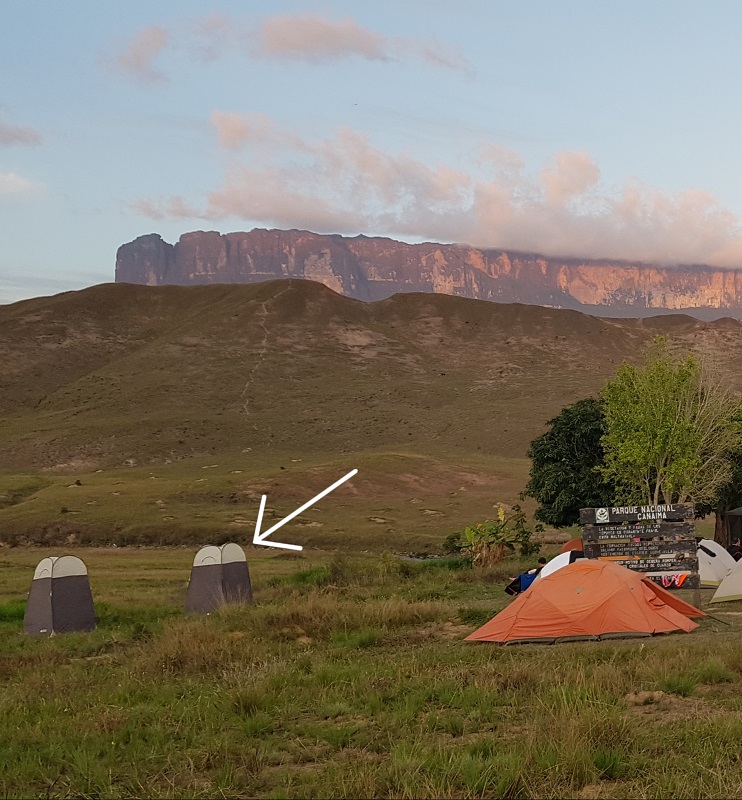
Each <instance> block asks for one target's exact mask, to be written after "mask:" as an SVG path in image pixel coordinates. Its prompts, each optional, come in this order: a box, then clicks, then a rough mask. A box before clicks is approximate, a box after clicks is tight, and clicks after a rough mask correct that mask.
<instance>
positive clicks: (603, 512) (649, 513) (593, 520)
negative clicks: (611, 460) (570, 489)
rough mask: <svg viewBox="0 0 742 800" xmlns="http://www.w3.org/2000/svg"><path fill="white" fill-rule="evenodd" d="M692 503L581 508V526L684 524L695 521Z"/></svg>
mask: <svg viewBox="0 0 742 800" xmlns="http://www.w3.org/2000/svg"><path fill="white" fill-rule="evenodd" d="M693 514H694V507H693V504H692V503H675V504H674V505H657V506H607V507H605V508H581V509H580V525H596V524H597V525H606V524H609V523H611V522H643V521H644V520H648V521H652V520H667V521H668V522H669V521H676V522H682V521H683V520H685V519H693Z"/></svg>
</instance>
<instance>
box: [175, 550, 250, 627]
mask: <svg viewBox="0 0 742 800" xmlns="http://www.w3.org/2000/svg"><path fill="white" fill-rule="evenodd" d="M228 603H252V586H251V584H250V572H249V570H248V567H247V559H246V558H245V553H244V551H243V549H242V548H241V547H240V546H239V545H238V544H233V543H230V544H223V545H222V546H221V547H217V546H216V545H208V546H206V547H202V548H201V549H200V550H199V551H198V553H196V557H195V558H194V559H193V567H192V568H191V577H190V580H189V581H188V593H187V595H186V604H185V610H186V613H191V614H210V613H211V612H212V611H216V609H218V608H221V606H223V605H226V604H228Z"/></svg>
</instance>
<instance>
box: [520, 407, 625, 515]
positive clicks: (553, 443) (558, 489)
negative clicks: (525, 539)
mask: <svg viewBox="0 0 742 800" xmlns="http://www.w3.org/2000/svg"><path fill="white" fill-rule="evenodd" d="M548 425H549V426H550V428H549V430H547V431H546V433H544V434H542V435H541V436H539V437H538V438H537V439H534V441H533V442H531V447H530V449H529V451H528V456H529V457H530V458H531V473H530V479H529V481H528V484H527V486H526V488H525V490H524V492H523V495H524V497H533V498H534V499H535V500H536V501H537V502H538V503H539V507H538V509H537V510H536V514H535V516H536V519H538V520H540V521H541V522H545V523H546V524H547V525H553V526H554V527H557V528H561V527H566V526H568V525H574V524H576V523H577V522H578V521H579V516H580V509H581V508H591V507H593V506H605V505H610V504H611V503H612V501H613V494H614V490H613V486H612V485H611V483H610V481H609V480H607V479H606V478H605V476H603V475H602V473H601V472H600V467H602V466H603V464H604V453H603V446H602V444H601V438H602V437H603V435H604V433H605V421H604V417H603V403H602V401H601V400H598V399H595V398H587V399H585V400H580V401H578V402H577V403H575V404H574V405H571V406H567V407H565V408H563V409H562V410H561V411H560V413H559V414H558V416H556V417H554V419H552V420H549V422H548Z"/></svg>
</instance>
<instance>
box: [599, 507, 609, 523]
mask: <svg viewBox="0 0 742 800" xmlns="http://www.w3.org/2000/svg"><path fill="white" fill-rule="evenodd" d="M609 520H610V515H609V514H608V509H607V508H596V509H595V521H596V522H598V523H600V522H608V521H609Z"/></svg>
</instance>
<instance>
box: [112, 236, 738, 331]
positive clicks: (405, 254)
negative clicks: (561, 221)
mask: <svg viewBox="0 0 742 800" xmlns="http://www.w3.org/2000/svg"><path fill="white" fill-rule="evenodd" d="M274 278H306V279H309V280H313V281H318V282H320V283H323V284H324V285H325V286H328V287H329V288H331V289H334V290H335V291H336V292H338V293H340V294H344V295H347V296H349V297H354V298H357V299H359V300H366V301H373V300H381V299H384V298H386V297H389V296H390V295H393V294H396V293H398V292H435V293H440V294H451V295H459V296H462V297H471V298H475V299H480V300H495V301H499V302H506V303H512V302H516V303H526V304H532V305H543V306H554V307H558V308H573V309H582V310H589V311H593V312H595V313H598V314H600V315H603V316H645V315H648V314H656V313H660V312H662V311H666V310H669V311H673V310H681V309H682V310H684V311H687V312H689V313H695V314H696V315H697V316H702V317H715V316H724V315H726V316H733V317H742V270H722V269H715V268H712V267H708V266H703V265H682V266H673V267H663V266H658V265H653V264H641V263H630V262H616V261H606V260H589V259H567V258H553V257H546V256H541V255H538V254H534V253H516V252H506V251H504V250H497V249H491V250H488V249H477V248H474V247H467V246H463V245H454V244H435V243H425V244H407V243H404V242H398V241H395V240H393V239H384V238H369V237H366V236H357V237H354V238H346V237H343V236H338V235H331V236H325V235H319V234H315V233H310V232H307V231H297V230H291V231H281V230H264V229H258V228H256V229H254V230H252V231H250V232H246V233H227V234H220V233H218V232H216V231H196V232H192V233H186V234H183V236H181V237H180V240H179V241H178V242H177V243H176V244H175V245H171V244H168V243H167V242H165V241H163V239H162V238H161V237H160V236H159V235H158V234H155V233H153V234H149V235H147V236H140V237H139V238H137V239H135V240H134V241H133V242H129V243H128V244H124V245H122V246H121V247H120V248H119V250H118V253H117V255H116V281H117V282H119V283H139V284H148V285H152V286H159V285H163V284H178V285H188V284H208V283H254V282H257V281H265V280H270V279H274Z"/></svg>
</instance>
